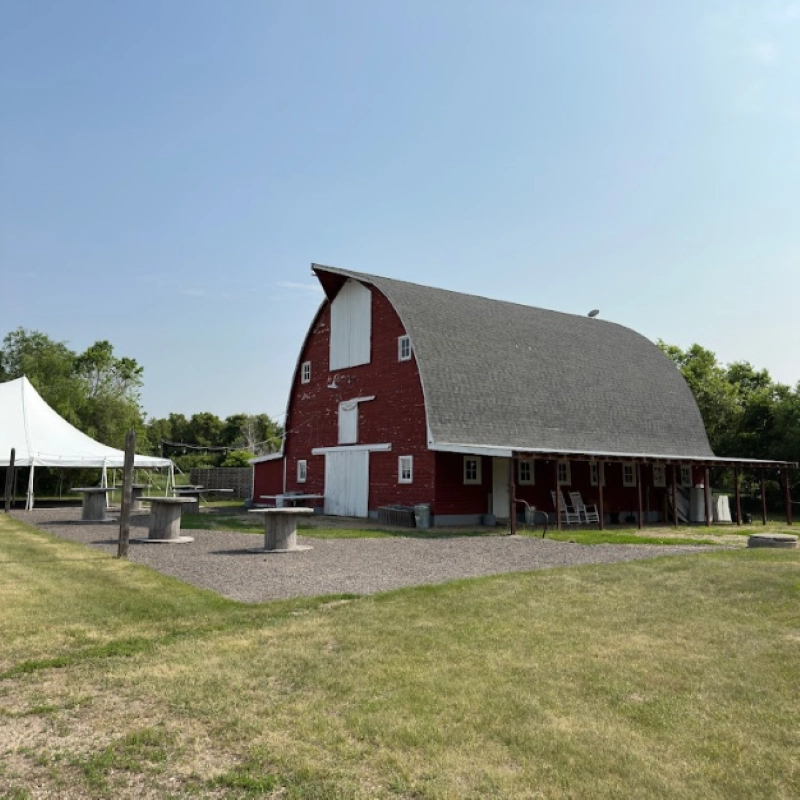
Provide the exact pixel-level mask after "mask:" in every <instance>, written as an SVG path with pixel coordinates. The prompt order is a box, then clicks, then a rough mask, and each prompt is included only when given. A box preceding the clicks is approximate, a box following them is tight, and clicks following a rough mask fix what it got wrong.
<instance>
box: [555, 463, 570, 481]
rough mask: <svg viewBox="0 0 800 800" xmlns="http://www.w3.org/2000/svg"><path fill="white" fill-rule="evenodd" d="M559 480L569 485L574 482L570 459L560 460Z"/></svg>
mask: <svg viewBox="0 0 800 800" xmlns="http://www.w3.org/2000/svg"><path fill="white" fill-rule="evenodd" d="M558 482H559V483H560V484H565V485H567V486H569V484H571V483H572V469H571V468H570V463H569V461H559V462H558Z"/></svg>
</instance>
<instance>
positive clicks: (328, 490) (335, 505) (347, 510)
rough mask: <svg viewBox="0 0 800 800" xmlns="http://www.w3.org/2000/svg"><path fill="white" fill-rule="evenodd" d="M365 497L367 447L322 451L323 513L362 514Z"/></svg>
mask: <svg viewBox="0 0 800 800" xmlns="http://www.w3.org/2000/svg"><path fill="white" fill-rule="evenodd" d="M368 500H369V450H353V451H352V452H348V451H346V450H345V451H338V452H335V453H325V513H326V514H333V515H335V516H340V517H366V516H368V515H369V511H368Z"/></svg>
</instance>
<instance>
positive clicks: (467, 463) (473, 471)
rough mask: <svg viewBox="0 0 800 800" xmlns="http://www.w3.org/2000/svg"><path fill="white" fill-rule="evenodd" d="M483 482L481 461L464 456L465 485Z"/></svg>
mask: <svg viewBox="0 0 800 800" xmlns="http://www.w3.org/2000/svg"><path fill="white" fill-rule="evenodd" d="M480 482H481V460H480V458H473V457H471V456H464V483H480Z"/></svg>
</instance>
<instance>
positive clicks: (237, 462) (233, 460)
mask: <svg viewBox="0 0 800 800" xmlns="http://www.w3.org/2000/svg"><path fill="white" fill-rule="evenodd" d="M252 457H253V454H252V453H251V452H250V451H249V450H231V451H230V452H229V453H228V455H226V456H225V460H224V461H223V462H222V464H220V466H222V467H249V466H250V459H251V458H252Z"/></svg>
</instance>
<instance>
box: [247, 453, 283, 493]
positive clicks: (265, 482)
mask: <svg viewBox="0 0 800 800" xmlns="http://www.w3.org/2000/svg"><path fill="white" fill-rule="evenodd" d="M282 492H283V459H282V458H276V459H275V460H273V461H261V462H260V463H258V464H254V465H253V501H254V502H256V503H262V502H265V501H263V500H261V499H260V498H261V495H262V494H281V493H282Z"/></svg>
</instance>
